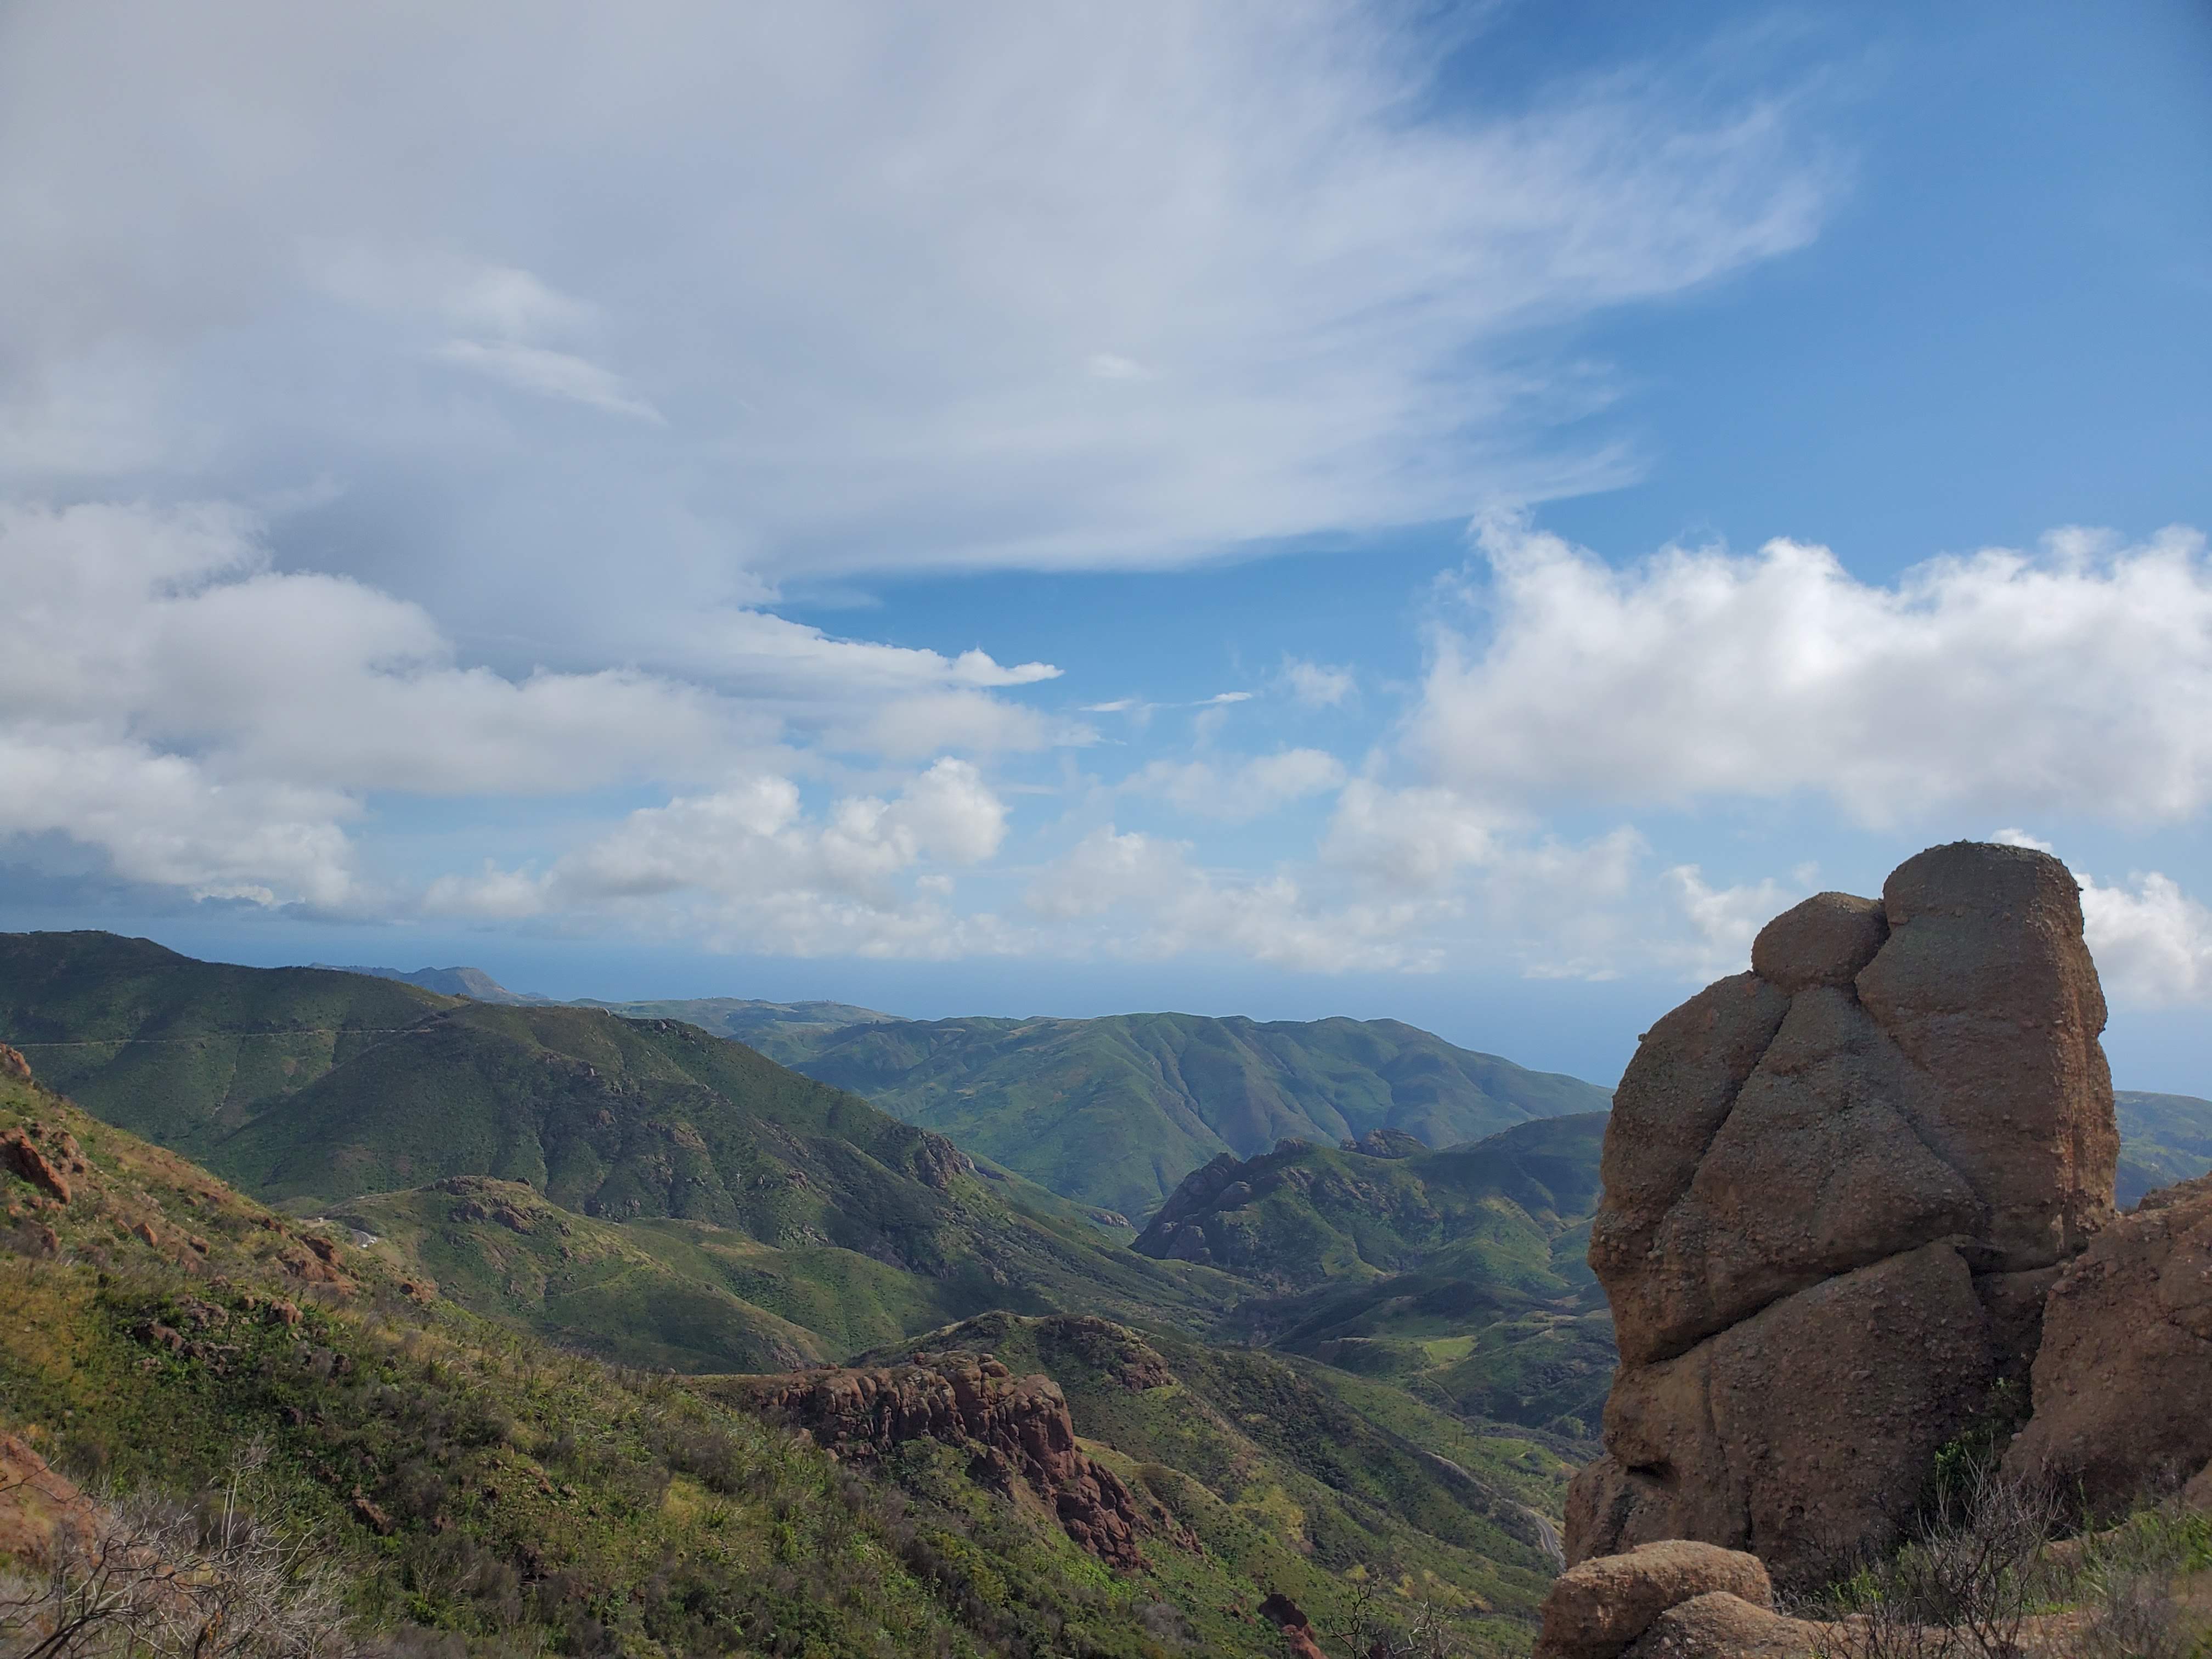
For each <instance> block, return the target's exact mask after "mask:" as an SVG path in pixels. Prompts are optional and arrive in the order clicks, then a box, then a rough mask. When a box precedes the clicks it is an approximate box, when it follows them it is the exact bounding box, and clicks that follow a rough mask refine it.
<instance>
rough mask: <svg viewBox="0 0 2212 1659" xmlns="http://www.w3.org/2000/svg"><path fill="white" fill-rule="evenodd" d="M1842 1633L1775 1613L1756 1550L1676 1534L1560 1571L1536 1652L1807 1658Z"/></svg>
mask: <svg viewBox="0 0 2212 1659" xmlns="http://www.w3.org/2000/svg"><path fill="white" fill-rule="evenodd" d="M1841 1634H1842V1632H1841V1629H1840V1627H1839V1626H1833V1625H1826V1624H1817V1623H1813V1622H1810V1621H1808V1620H1801V1619H1791V1618H1788V1617H1786V1616H1785V1615H1784V1614H1782V1613H1778V1612H1776V1611H1775V1608H1774V1588H1773V1585H1772V1584H1771V1582H1770V1581H1769V1580H1768V1577H1767V1574H1766V1568H1765V1565H1763V1564H1762V1563H1761V1562H1760V1561H1759V1558H1758V1557H1756V1556H1753V1555H1746V1554H1743V1553H1741V1552H1739V1551H1735V1550H1723V1549H1717V1548H1715V1547H1713V1546H1711V1544H1694V1543H1688V1542H1685V1541H1680V1540H1674V1541H1667V1542H1663V1543H1656V1544H1645V1545H1643V1546H1641V1547H1638V1548H1636V1549H1633V1550H1631V1551H1629V1552H1628V1553H1626V1554H1625V1555H1606V1556H1600V1557H1598V1558H1596V1559H1594V1560H1589V1561H1585V1562H1583V1564H1582V1565H1579V1566H1577V1567H1573V1568H1571V1569H1570V1570H1568V1571H1566V1572H1564V1573H1562V1574H1560V1576H1559V1577H1558V1578H1557V1579H1556V1580H1554V1581H1553V1585H1552V1589H1551V1592H1550V1593H1549V1594H1548V1595H1546V1596H1545V1598H1544V1630H1543V1634H1542V1635H1541V1636H1540V1637H1539V1638H1537V1641H1536V1647H1535V1652H1534V1656H1533V1659H1621V1656H1627V1659H1659V1656H1665V1659H1813V1656H1814V1655H1815V1654H1820V1653H1830V1652H1837V1651H1849V1650H1850V1644H1849V1643H1848V1641H1842V1642H1839V1640H1838V1638H1839V1636H1840V1635H1841Z"/></svg>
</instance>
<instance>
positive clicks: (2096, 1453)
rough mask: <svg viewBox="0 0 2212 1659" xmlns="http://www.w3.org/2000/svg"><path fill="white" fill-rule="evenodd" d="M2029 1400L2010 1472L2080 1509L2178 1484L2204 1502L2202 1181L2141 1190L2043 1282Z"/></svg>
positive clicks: (2205, 1207)
mask: <svg viewBox="0 0 2212 1659" xmlns="http://www.w3.org/2000/svg"><path fill="white" fill-rule="evenodd" d="M2031 1398H2032V1401H2033V1410H2034V1414H2033V1416H2032V1417H2031V1418H2030V1419H2028V1423H2027V1427H2025V1428H2024V1429H2022V1430H2021V1432H2020V1433H2019V1435H2018V1436H2017V1437H2015V1439H2014V1441H2013V1443H2012V1446H2011V1448H2010V1449H2009V1450H2008V1452H2007V1453H2006V1458H2005V1466H2006V1468H2007V1469H2008V1471H2010V1472H2011V1473H2013V1474H2017V1475H2021V1476H2023V1477H2026V1478H2029V1479H2043V1480H2049V1481H2050V1482H2051V1484H2052V1485H2053V1486H2055V1487H2056V1488H2057V1490H2059V1491H2061V1492H2066V1493H2069V1494H2075V1493H2079V1494H2080V1495H2081V1497H2082V1498H2084V1499H2085V1500H2086V1501H2087V1504H2089V1505H2090V1507H2091V1509H2092V1510H2116V1509H2118V1508H2119V1507H2121V1506H2123V1505H2124V1504H2128V1503H2130V1502H2131V1501H2132V1500H2133V1499H2134V1498H2136V1496H2137V1495H2138V1494H2140V1493H2142V1492H2144V1491H2146V1490H2149V1491H2153V1492H2155V1491H2159V1490H2161V1489H2162V1490H2166V1491H2171V1490H2172V1488H2173V1487H2175V1486H2179V1485H2181V1483H2183V1482H2184V1481H2187V1480H2191V1477H2192V1476H2194V1477H2196V1480H2195V1482H2194V1484H2193V1486H2192V1492H2195V1491H2201V1492H2203V1497H2204V1498H2205V1499H2206V1500H2207V1501H2208V1502H2212V1176H2202V1177H2199V1178H2198V1179H2197V1180H2195V1181H2190V1182H2183V1183H2182V1184H2181V1185H2179V1186H2178V1187H2168V1188H2163V1189H2161V1190H2160V1191H2158V1192H2154V1193H2153V1194H2150V1195H2149V1196H2148V1197H2147V1198H2146V1199H2144V1200H2143V1201H2142V1204H2141V1205H2139V1206H2137V1207H2136V1210H2135V1212H2133V1213H2132V1214H2130V1215H2127V1216H2124V1217H2122V1218H2120V1219H2118V1220H2117V1221H2115V1222H2113V1223H2112V1225H2110V1226H2108V1227H2106V1229H2105V1231H2103V1232H2102V1233H2100V1235H2099V1236H2098V1237H2097V1238H2096V1240H2095V1241H2094V1242H2093V1243H2091V1245H2090V1246H2089V1248H2088V1249H2087V1251H2085V1252H2084V1253H2083V1254H2082V1255H2081V1256H2079V1257H2078V1258H2076V1259H2075V1261H2072V1262H2070V1263H2069V1264H2068V1265H2067V1266H2066V1267H2065V1268H2064V1269H2063V1271H2062V1272H2061V1273H2059V1274H2058V1275H2057V1284H2056V1285H2053V1286H2052V1288H2051V1296H2050V1299H2049V1301H2048V1303H2047V1304H2046V1305H2045V1311H2044V1316H2043V1340H2042V1345H2041V1347H2040V1350H2039V1352H2038V1353H2037V1354H2036V1356H2035V1364H2034V1370H2033V1386H2032V1390H2031ZM2200 1472H2201V1473H2200Z"/></svg>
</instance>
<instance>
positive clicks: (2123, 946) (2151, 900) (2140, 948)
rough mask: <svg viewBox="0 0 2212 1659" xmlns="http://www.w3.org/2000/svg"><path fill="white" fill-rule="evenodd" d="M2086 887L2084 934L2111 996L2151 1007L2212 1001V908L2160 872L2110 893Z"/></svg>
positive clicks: (2087, 881) (2089, 883)
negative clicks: (2192, 896)
mask: <svg viewBox="0 0 2212 1659" xmlns="http://www.w3.org/2000/svg"><path fill="white" fill-rule="evenodd" d="M2081 915H2082V921H2083V924H2084V931H2085V932H2086V933H2087V937H2088V940H2089V952H2090V954H2091V955H2092V956H2093V957H2096V959H2097V974H2098V977H2099V978H2100V979H2101V980H2103V981H2104V982H2105V989H2106V994H2107V995H2110V996H2112V997H2113V998H2114V999H2115V1000H2123V1001H2128V1002H2134V1003H2138V1004H2142V1005H2144V1006H2149V1007H2170V1006H2175V1005H2178V1004H2187V1003H2212V909H2208V908H2206V907H2205V906H2204V905H2203V903H2202V902H2199V901H2198V900H2197V899H2194V898H2191V896H2189V895H2188V894H2186V893H2185V892H2183V891H2182V890H2181V885H2180V884H2179V882H2176V881H2174V880H2173V879H2172V878H2170V877H2166V876H2162V875H2160V874H2159V873H2157V872H2155V871H2153V872H2148V873H2147V874H2142V875H2134V876H2130V878H2128V882H2127V884H2122V885H2115V886H2111V887H2106V886H2102V885H2100V884H2098V882H2097V881H2096V880H2095V879H2094V878H2092V877H2088V876H2083V877H2081Z"/></svg>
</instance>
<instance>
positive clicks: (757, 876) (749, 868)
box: [423, 758, 1006, 957]
mask: <svg viewBox="0 0 2212 1659" xmlns="http://www.w3.org/2000/svg"><path fill="white" fill-rule="evenodd" d="M1005 836H1006V807H1005V806H1004V805H1003V804H1002V803H1001V802H1000V799H998V797H997V796H996V795H995V794H994V793H993V792H992V791H991V789H990V788H989V787H988V786H987V784H986V783H985V782H984V781H983V778H982V775H981V773H979V772H978V771H977V770H976V769H975V767H974V766H973V765H971V764H969V763H967V762H965V761H960V760H953V759H950V758H948V759H944V760H939V762H937V763H936V764H934V765H933V766H932V767H930V768H929V769H927V771H925V772H922V773H921V774H920V775H918V776H915V777H913V778H911V779H909V780H908V782H907V784H906V787H904V789H903V790H902V792H901V793H899V795H898V796H897V797H896V799H891V800H888V801H887V800H884V799H880V798H878V797H876V796H848V797H847V798H845V799H841V800H838V801H836V802H835V803H834V804H833V805H831V806H830V808H829V811H827V812H826V813H824V814H823V816H822V817H820V818H819V819H814V818H810V817H808V816H807V814H806V812H805V809H804V806H803V805H802V802H801V799H800V793H799V787H798V786H797V785H796V784H795V783H793V781H791V780H790V779H789V778H786V777H781V776H777V775H773V774H761V775H753V776H750V777H746V778H743V779H739V780H737V781H733V782H732V783H730V784H728V785H727V786H726V787H723V788H721V789H719V790H717V791H715V792H714V793H711V794H705V795H698V796H688V797H679V798H678V799H674V800H671V801H670V802H669V803H668V804H667V805H665V806H653V807H644V808H641V809H640V810H638V811H635V812H632V813H631V814H630V815H629V817H627V818H625V819H624V820H623V822H622V823H619V824H618V825H617V826H616V827H615V828H613V829H611V830H610V831H608V832H607V833H606V834H605V835H603V836H599V837H598V838H596V839H595V840H593V841H592V842H589V843H588V844H586V846H584V847H582V848H579V849H578V850H576V851H575V852H574V853H571V854H567V855H565V856H563V857H562V858H561V859H559V860H556V861H555V863H554V864H553V865H552V866H550V868H548V869H547V870H545V871H544V872H542V873H537V874H533V873H532V872H527V871H522V870H507V869H501V868H499V867H498V866H495V865H488V866H485V868H484V869H483V871H482V872H480V873H478V874H476V875H471V876H448V877H443V878H440V879H439V880H437V881H436V882H435V883H433V884H431V886H430V887H429V889H428V891H427V892H426V894H425V896H424V898H423V908H424V909H425V910H427V911H428V912H430V913H431V914H434V915H459V916H471V917H478V918H486V919H493V920H506V921H512V920H516V919H520V918H524V917H532V916H539V915H560V916H564V917H569V918H574V917H578V916H586V915H598V916H601V917H613V918H615V919H617V920H620V921H623V922H625V923H627V924H628V925H630V926H633V927H645V928H651V929H653V930H658V931H665V932H674V933H680V934H683V935H685V936H688V937H691V938H694V939H700V940H701V941H702V942H703V943H706V944H708V945H710V946H711V947H713V948H716V949H724V950H741V951H763V952H782V953H787V954H791V955H797V956H819V955H825V954H832V953H851V954H858V955H862V956H922V957H943V956H952V955H963V954H968V953H970V952H973V951H979V950H980V951H991V950H999V949H1004V948H1006V935H1005V933H1004V930H1002V929H1000V927H998V925H997V923H996V922H995V921H994V919H993V918H991V917H989V916H969V917H955V916H953V915H951V914H950V913H949V912H948V910H947V909H946V908H945V903H944V899H945V895H946V893H947V891H948V890H949V889H948V886H947V884H946V883H945V881H944V880H942V879H941V874H942V872H926V873H924V874H922V875H921V876H920V877H919V878H914V879H910V880H909V879H903V878H908V877H909V876H910V875H911V874H912V872H915V871H916V869H917V867H918V866H921V865H922V864H923V863H924V862H925V861H929V860H934V861H936V862H939V863H943V864H951V865H955V866H975V865H979V864H981V863H984V862H986V861H987V860H990V859H991V858H992V857H993V856H994V855H995V854H996V853H997V852H998V850H999V847H1000V842H1002V841H1003V839H1004V838H1005ZM933 877H939V878H934V879H933Z"/></svg>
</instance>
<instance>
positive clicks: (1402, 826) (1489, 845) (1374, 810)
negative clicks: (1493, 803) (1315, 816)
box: [1322, 778, 1506, 893]
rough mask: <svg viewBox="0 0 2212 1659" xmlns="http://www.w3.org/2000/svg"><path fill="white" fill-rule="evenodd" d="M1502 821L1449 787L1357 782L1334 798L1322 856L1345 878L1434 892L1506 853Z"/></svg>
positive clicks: (1403, 888)
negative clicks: (1357, 876)
mask: <svg viewBox="0 0 2212 1659" xmlns="http://www.w3.org/2000/svg"><path fill="white" fill-rule="evenodd" d="M1505 829H1506V824H1505V823H1504V820H1503V819H1502V818H1501V817H1500V816H1499V815H1498V813H1497V812H1495V811H1483V810H1482V809H1480V808H1479V807H1477V806H1474V805H1472V804H1471V803H1469V802H1467V801H1464V800H1462V799H1460V798H1459V797H1458V796H1457V795H1455V794H1454V793H1452V792H1451V791H1450V790H1449V789H1390V788H1386V787H1383V786H1382V785H1380V784H1378V783H1376V782H1375V781H1372V780H1371V779H1367V778H1361V779H1358V780H1356V781H1353V782H1352V784H1350V785H1349V786H1348V787H1346V789H1345V791H1344V793H1343V794H1342V795H1341V796H1340V797H1339V798H1338V799H1337V804H1336V811H1335V813H1334V816H1333V817H1331V819H1330V821H1329V826H1328V834H1327V836H1326V837H1325V838H1324V840H1323V842H1322V857H1323V858H1324V859H1325V860H1328V862H1329V863H1331V864H1333V865H1334V866H1337V867H1338V868H1340V869H1341V870H1344V871H1346V872H1352V873H1355V874H1364V875H1366V876H1368V877H1369V878H1373V879H1375V880H1377V881H1380V882H1381V883H1383V884H1385V885H1387V886H1390V887H1395V888H1398V889H1401V890H1405V891H1408V892H1417V893H1437V892H1442V891H1443V890H1446V889H1447V888H1449V887H1450V886H1452V885H1453V884H1455V883H1456V881H1457V880H1458V878H1459V877H1460V874H1461V872H1462V871H1463V870H1464V869H1466V868H1467V867H1468V866H1476V865H1482V864H1487V863H1490V862H1492V861H1493V860H1497V859H1498V857H1500V856H1501V855H1502V854H1503V852H1504V830H1505Z"/></svg>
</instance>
